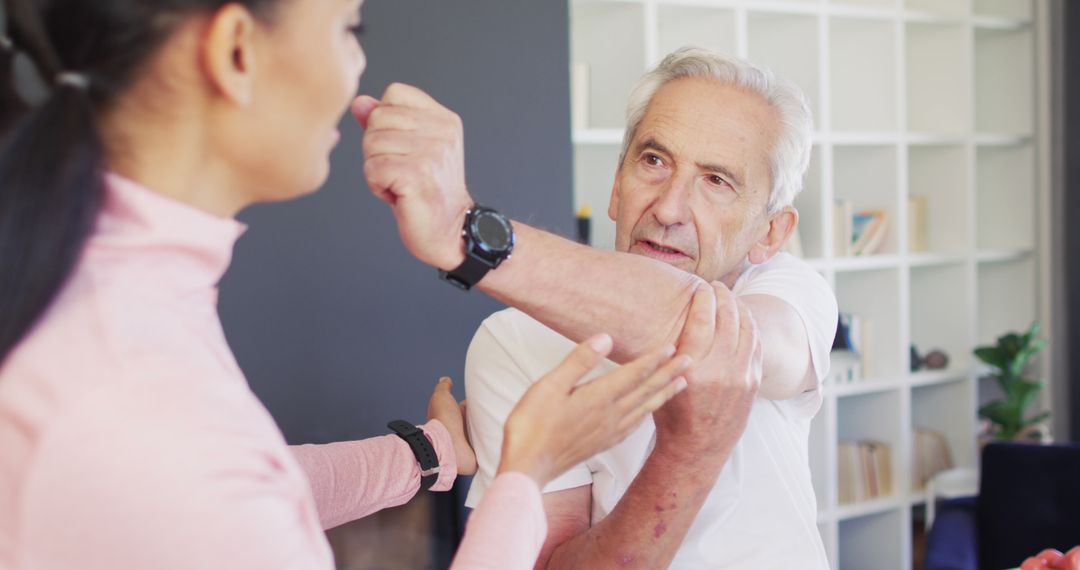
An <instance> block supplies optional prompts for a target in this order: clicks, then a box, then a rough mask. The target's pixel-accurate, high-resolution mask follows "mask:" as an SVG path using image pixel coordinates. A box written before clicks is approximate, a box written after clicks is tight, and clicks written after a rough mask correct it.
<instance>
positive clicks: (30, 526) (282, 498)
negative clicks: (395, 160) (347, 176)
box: [0, 0, 712, 569]
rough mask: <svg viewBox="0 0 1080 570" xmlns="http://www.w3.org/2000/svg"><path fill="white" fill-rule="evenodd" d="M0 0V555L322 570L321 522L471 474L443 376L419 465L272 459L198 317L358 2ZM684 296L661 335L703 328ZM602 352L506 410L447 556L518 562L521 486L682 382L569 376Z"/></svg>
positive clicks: (271, 190) (572, 362) (322, 102)
mask: <svg viewBox="0 0 1080 570" xmlns="http://www.w3.org/2000/svg"><path fill="white" fill-rule="evenodd" d="M2 1H3V10H2V11H0V14H2V15H3V18H0V73H3V75H2V77H0V101H3V108H2V109H0V114H2V117H0V127H2V128H3V134H2V141H0V450H2V452H0V567H2V568H15V569H23V568H34V569H41V568H45V569H48V568H108V569H118V568H159V569H160V568H259V569H266V568H316V567H322V568H329V567H332V555H331V552H330V549H329V547H328V545H327V543H326V539H325V536H324V535H323V533H322V530H323V529H324V528H329V527H331V526H335V525H338V524H341V523H343V522H346V521H349V520H352V519H355V518H358V517H362V516H364V515H366V514H369V513H371V512H373V511H375V510H378V509H380V508H383V507H386V506H390V505H397V504H401V503H403V502H405V501H407V500H408V499H409V498H411V497H412V496H413V495H414V494H415V493H416V492H417V490H418V489H419V488H420V487H421V486H422V485H423V486H425V487H430V488H431V489H432V490H445V489H448V488H449V487H450V485H451V483H452V482H453V480H454V477H455V476H456V475H457V474H458V473H469V472H471V471H472V470H474V469H475V460H474V457H473V455H472V450H471V449H470V448H469V445H468V442H467V440H466V438H465V434H464V429H463V426H462V417H461V412H460V409H459V407H458V403H457V402H456V401H454V399H453V396H452V395H451V394H450V391H449V387H450V386H449V382H448V381H443V382H441V383H440V384H439V386H438V387H437V388H436V390H435V393H434V395H433V396H432V399H431V404H430V407H429V412H430V413H429V415H430V416H431V418H430V421H429V422H428V423H427V424H425V425H424V426H422V428H421V429H422V433H423V435H425V436H426V437H417V435H418V433H419V432H417V433H413V434H412V436H410V437H411V440H412V442H411V445H415V446H416V447H417V449H418V450H419V451H417V453H416V455H414V452H413V451H412V450H411V449H410V444H407V443H406V442H405V440H404V438H398V437H396V436H385V437H381V438H372V439H368V440H363V441H354V442H342V443H336V444H329V445H324V446H300V447H295V448H289V447H288V446H286V444H285V441H284V439H283V437H282V436H281V433H280V431H279V430H278V429H277V427H276V426H275V425H274V423H273V420H272V419H271V418H270V416H269V414H268V413H267V412H266V410H265V409H264V408H263V407H262V406H261V404H260V403H259V402H258V400H257V399H256V398H255V396H254V395H253V394H252V393H251V392H250V390H249V389H248V386H247V383H246V381H245V379H244V377H243V374H242V372H241V371H240V369H239V367H238V366H237V365H236V363H235V361H234V359H233V357H232V354H231V353H230V351H229V348H228V346H227V344H226V342H225V339H224V336H223V334H222V331H221V327H220V324H219V322H218V317H217V313H216V307H215V304H216V284H217V282H218V280H219V279H220V277H221V276H222V274H223V273H224V272H225V270H226V268H227V266H228V264H229V261H230V256H231V252H232V248H233V244H234V242H235V240H236V239H237V237H238V236H239V235H240V234H241V233H242V231H243V227H242V226H241V225H240V224H239V223H238V222H236V221H234V220H233V219H232V218H233V216H234V215H235V214H236V212H237V211H239V210H240V209H241V208H243V207H245V206H247V205H249V204H252V203H257V202H269V201H276V200H284V199H288V198H292V197H295V196H298V195H301V194H304V193H306V192H309V191H312V190H314V189H315V188H317V187H319V186H320V185H321V184H322V183H323V181H324V180H325V178H326V176H327V170H328V155H329V153H330V150H331V148H332V147H333V146H334V145H335V143H336V142H337V140H338V134H337V131H336V129H335V125H336V124H337V123H338V121H339V119H340V118H341V115H342V114H343V113H344V111H345V110H346V109H347V107H348V105H349V102H350V100H351V99H352V98H353V96H354V94H355V91H356V87H357V81H358V79H359V76H360V74H361V73H362V71H363V69H364V66H365V59H364V55H363V52H362V50H361V49H360V46H359V44H358V43H357V40H356V36H355V33H354V32H355V29H354V28H355V27H356V26H357V25H358V24H359V8H360V6H359V4H360V2H359V0H236V1H232V2H227V1H225V0H2ZM13 68H14V69H15V71H13ZM16 75H18V76H19V77H20V78H22V79H28V78H30V77H32V76H37V78H38V79H39V83H40V84H41V85H42V86H43V87H44V92H43V93H42V94H41V95H42V96H41V97H24V96H17V95H16V93H15V91H16V88H17V85H16V81H15V76H16ZM706 306H707V304H705V303H702V304H701V307H702V309H700V310H698V309H697V308H695V309H694V310H697V311H698V312H699V313H702V314H701V315H700V318H693V319H691V318H688V319H687V322H688V323H690V322H696V323H698V324H695V325H693V326H691V325H688V329H687V330H686V331H684V335H685V334H689V335H703V336H704V335H707V334H711V329H712V327H711V326H708V324H709V322H710V318H711V316H710V314H709V310H708V309H706V308H705V307H706ZM695 307H697V306H696V305H695ZM695 338H696V336H695ZM610 350H611V339H610V338H609V337H607V336H606V335H600V336H597V337H594V338H592V339H590V340H588V341H586V342H584V343H582V344H581V345H579V346H578V347H577V348H576V349H575V350H574V351H573V352H571V353H570V355H569V356H568V357H567V359H566V361H565V362H564V363H563V364H562V365H561V366H559V367H558V368H556V369H555V370H553V371H552V372H551V373H550V374H548V375H547V376H546V377H545V378H543V379H542V380H540V381H539V382H537V383H536V385H535V386H534V388H533V389H532V390H531V391H530V392H529V393H528V394H527V395H526V396H525V398H524V399H523V400H522V401H521V403H520V404H519V405H518V407H517V408H516V409H515V412H514V414H513V415H512V416H511V417H510V419H509V421H508V422H507V424H506V437H505V442H506V443H505V446H504V449H503V455H502V457H503V459H502V465H501V468H500V473H501V474H500V475H499V477H498V478H497V479H496V482H495V483H494V484H493V485H492V486H491V487H489V489H488V493H487V496H486V497H485V499H484V502H483V503H481V505H480V506H479V508H478V509H477V510H476V512H475V513H474V514H473V516H472V519H471V522H470V524H469V529H468V532H467V533H466V537H465V540H464V542H463V544H462V547H461V549H460V550H459V553H458V557H457V559H456V561H455V565H456V566H458V567H462V568H476V567H484V568H499V569H504V568H531V567H532V564H533V562H534V561H535V557H536V554H537V552H538V550H539V548H540V545H541V544H542V542H543V538H544V533H545V528H546V527H545V518H544V515H543V509H542V505H541V502H540V494H539V489H540V488H541V487H543V485H544V484H545V483H546V482H547V481H549V480H550V479H551V478H552V477H554V476H555V475H557V474H558V473H560V472H561V471H563V470H565V469H567V468H569V467H570V466H572V465H574V464H576V463H578V462H580V461H582V460H583V459H585V458H587V457H589V456H591V455H593V454H594V453H596V452H598V451H600V450H602V449H605V448H606V447H609V446H610V445H613V444H614V443H616V442H618V441H619V440H621V439H622V438H623V437H624V436H625V435H626V434H627V433H628V432H629V430H630V429H631V428H633V427H634V426H635V425H636V424H637V423H639V421H640V420H641V419H642V418H643V417H644V416H645V415H646V414H648V413H650V412H651V411H652V410H655V409H656V408H658V407H659V406H660V405H662V404H663V403H664V402H665V401H667V400H668V399H669V398H670V397H671V396H673V395H674V394H675V393H676V392H677V391H679V390H681V389H682V388H684V387H685V385H686V383H685V380H683V379H682V378H681V377H680V374H682V373H683V372H684V371H685V370H687V368H688V367H689V365H690V362H689V359H688V357H685V356H680V357H677V358H673V353H674V348H672V347H666V348H662V349H658V350H656V351H655V352H653V353H652V354H649V355H646V356H645V357H642V358H641V359H639V360H637V361H634V362H632V363H629V364H627V365H626V366H624V367H623V368H621V369H619V370H617V371H615V372H612V373H610V374H608V375H606V376H603V377H601V378H599V379H597V380H596V381H593V382H590V383H588V384H585V385H582V386H580V387H576V388H575V386H576V385H577V384H578V381H579V380H580V379H581V378H582V377H583V376H584V375H585V374H586V373H587V372H588V371H589V370H591V369H592V368H593V366H594V365H595V364H597V363H598V362H599V361H600V360H601V359H602V358H603V357H604V356H606V355H607V354H608V352H609V351H610ZM410 429H411V426H410V427H407V428H403V430H404V431H406V432H408V431H409V430H410ZM432 447H433V449H432ZM424 453H429V455H428V456H424V455H423V454H424ZM431 456H435V457H434V458H432V457H431ZM427 460H430V461H431V462H437V464H438V469H435V468H429V467H430V466H426V465H425V467H424V469H423V470H422V469H421V465H420V464H418V461H427Z"/></svg>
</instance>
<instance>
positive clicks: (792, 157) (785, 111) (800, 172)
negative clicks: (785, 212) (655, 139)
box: [619, 47, 814, 213]
mask: <svg viewBox="0 0 1080 570" xmlns="http://www.w3.org/2000/svg"><path fill="white" fill-rule="evenodd" d="M683 77H702V78H706V79H712V80H715V81H719V82H721V83H723V84H725V85H732V86H735V87H739V88H742V89H745V90H747V91H750V92H751V93H755V94H757V95H759V96H761V98H762V99H764V100H765V101H766V102H767V103H769V104H770V105H772V107H773V108H774V109H776V112H777V114H778V115H779V123H780V124H779V127H780V129H779V132H778V134H777V137H776V141H775V142H774V145H773V148H772V149H771V152H770V153H769V174H770V175H771V177H772V191H771V193H770V195H769V212H770V213H773V212H777V211H779V210H780V209H781V208H783V207H784V206H789V205H791V204H792V202H794V200H795V196H796V195H797V194H798V193H799V191H801V190H802V181H803V176H804V175H805V174H806V169H807V167H809V165H810V149H811V146H812V144H813V140H812V137H813V129H814V122H813V117H812V115H811V113H810V103H809V101H807V99H806V95H805V94H803V92H802V89H800V88H799V87H798V86H797V85H795V84H794V83H792V82H791V81H788V80H787V79H784V78H782V77H779V76H777V75H774V74H773V73H772V72H771V71H769V70H767V69H763V68H760V67H757V66H755V65H753V64H751V63H749V62H747V61H744V60H742V59H739V58H736V57H731V56H727V55H723V54H720V53H716V52H713V51H710V50H707V49H703V48H698V47H684V48H681V49H678V50H676V51H674V52H672V53H671V54H669V55H668V56H667V57H665V58H664V60H663V61H661V62H660V64H659V65H657V66H656V67H655V68H654V69H652V70H651V71H649V72H648V73H646V74H645V75H643V76H642V77H641V79H640V80H638V83H637V85H635V86H634V89H633V91H631V92H630V100H629V102H628V103H627V106H626V133H625V134H624V135H623V142H622V151H621V152H620V153H619V165H620V167H621V165H622V163H623V160H625V159H626V153H627V151H628V149H629V148H630V141H632V140H633V138H634V136H635V134H637V129H638V127H639V126H641V121H642V119H644V118H645V111H646V110H647V109H648V107H649V103H651V102H652V98H653V96H654V95H656V92H657V91H658V90H659V89H660V88H661V87H662V86H664V85H665V84H666V83H668V82H669V81H673V80H675V79H680V78H683Z"/></svg>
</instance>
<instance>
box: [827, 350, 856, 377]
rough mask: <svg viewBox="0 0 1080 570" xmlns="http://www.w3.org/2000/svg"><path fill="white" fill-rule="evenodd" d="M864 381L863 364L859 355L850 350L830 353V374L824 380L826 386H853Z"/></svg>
mask: <svg viewBox="0 0 1080 570" xmlns="http://www.w3.org/2000/svg"><path fill="white" fill-rule="evenodd" d="M862 379H863V375H862V362H861V359H860V358H859V355H858V354H856V353H854V352H851V351H850V350H834V351H832V352H831V353H829V374H828V376H826V377H825V379H824V383H825V384H830V385H836V384H851V383H852V382H858V381H860V380H862Z"/></svg>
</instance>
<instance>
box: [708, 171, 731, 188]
mask: <svg viewBox="0 0 1080 570" xmlns="http://www.w3.org/2000/svg"><path fill="white" fill-rule="evenodd" d="M708 181H709V184H712V185H714V186H725V185H728V183H727V180H724V179H723V178H720V177H719V176H717V175H715V174H710V175H709V177H708Z"/></svg>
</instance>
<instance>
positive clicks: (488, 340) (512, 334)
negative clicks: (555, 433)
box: [465, 318, 592, 508]
mask: <svg viewBox="0 0 1080 570" xmlns="http://www.w3.org/2000/svg"><path fill="white" fill-rule="evenodd" d="M522 338H523V337H522V335H521V334H520V332H519V331H518V330H517V329H515V328H514V327H512V326H509V325H507V324H506V323H501V322H493V318H489V319H488V320H486V321H484V323H483V324H482V325H481V326H480V328H479V329H478V330H477V331H476V334H475V335H474V336H473V340H472V343H471V344H470V345H469V351H468V354H467V356H466V358H465V397H466V399H467V400H468V406H467V408H466V410H467V417H466V420H467V424H468V430H469V439H470V441H471V442H472V445H473V450H474V451H475V452H476V463H477V467H478V468H477V472H476V476H475V477H473V481H472V487H470V489H469V494H468V497H467V498H466V500H465V505H466V506H468V507H473V508H475V507H476V505H477V504H478V503H479V502H480V499H481V498H482V497H483V496H484V493H485V491H486V489H487V488H488V486H490V485H491V482H492V481H493V480H494V479H495V472H496V470H497V469H498V468H499V459H500V457H501V452H502V443H503V426H504V425H505V424H506V418H507V417H508V416H509V415H510V412H511V411H512V410H513V409H514V406H515V405H517V403H518V401H519V400H520V399H521V397H522V396H523V395H524V394H525V392H526V391H528V389H529V387H530V386H532V383H533V382H535V381H536V380H538V379H539V378H540V376H542V374H543V373H546V372H547V370H544V371H543V372H541V373H536V372H535V371H533V370H530V368H532V367H531V366H528V365H527V363H525V362H524V361H523V359H524V358H525V355H526V354H527V353H526V349H527V348H528V347H529V345H527V344H526V343H525V342H524V341H523V340H522ZM555 362H558V361H555ZM554 364H555V363H552V366H554ZM533 376H535V377H533ZM590 483H592V474H591V473H590V471H589V468H588V467H587V466H586V465H585V464H581V465H578V466H576V467H574V468H572V469H570V470H569V471H567V472H566V473H564V474H563V475H561V476H560V477H558V478H556V479H554V480H552V481H551V482H550V483H549V484H548V485H547V486H546V487H544V492H545V493H550V492H553V491H560V490H563V489H570V488H573V487H580V486H582V485H588V484H590Z"/></svg>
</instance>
